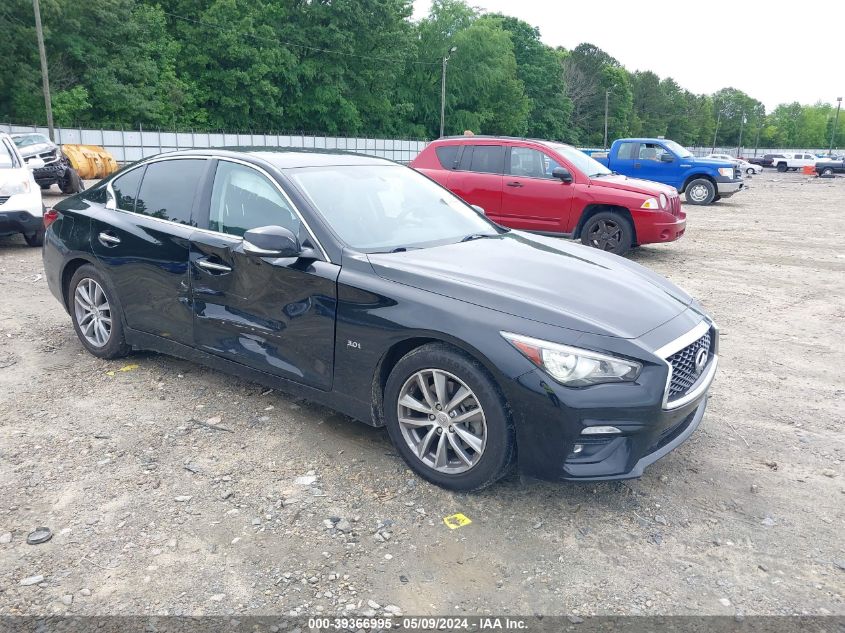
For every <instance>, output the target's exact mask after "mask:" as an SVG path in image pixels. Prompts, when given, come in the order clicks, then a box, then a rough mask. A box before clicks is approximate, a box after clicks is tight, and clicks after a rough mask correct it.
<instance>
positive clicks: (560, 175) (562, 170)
mask: <svg viewBox="0 0 845 633" xmlns="http://www.w3.org/2000/svg"><path fill="white" fill-rule="evenodd" d="M552 178H557V179H559V180H560V181H562V182H565V183H570V182H572V174H571V173H570V171H569V170H568V169H567V168H566V167H555V168H554V169H553V170H552Z"/></svg>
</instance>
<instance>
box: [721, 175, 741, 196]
mask: <svg viewBox="0 0 845 633" xmlns="http://www.w3.org/2000/svg"><path fill="white" fill-rule="evenodd" d="M743 187H745V183H744V182H742V181H741V180H728V179H725V180H717V181H716V193H717V194H718V195H719V196H721V197H722V198H730V197H731V196H732V195H734V194H735V193H736V192H737V191H740V190H741V189H742V188H743Z"/></svg>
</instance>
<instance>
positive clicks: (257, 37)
mask: <svg viewBox="0 0 845 633" xmlns="http://www.w3.org/2000/svg"><path fill="white" fill-rule="evenodd" d="M162 13H164V14H165V15H167V16H170V17H171V18H174V19H176V20H182V21H183V22H190V23H192V24H199V25H201V26H207V27H209V28H212V29H217V30H219V31H229V32H231V31H233V30H234V29H232V28H230V27H226V26H223V25H221V24H214V23H212V22H204V21H202V20H195V19H193V18H186V17H185V16H183V15H178V14H176V13H170V12H169V11H162ZM238 35H242V36H246V37H250V38H252V39H254V40H259V41H265V42H272V43H274V44H282V45H284V46H290V47H293V48H300V49H303V50H307V51H313V52H315V53H327V54H329V55H341V56H344V57H354V58H357V59H367V60H372V61H379V62H391V63H408V64H417V65H420V66H437V65H439V64H440V62H439V61H438V62H419V61H413V60H400V59H396V58H392V57H372V56H370V55H357V54H355V53H347V52H344V51H337V50H330V49H327V48H317V47H315V46H307V45H305V44H294V43H293V42H285V41H284V40H280V39H278V38H273V37H262V36H260V35H253V34H251V33H238Z"/></svg>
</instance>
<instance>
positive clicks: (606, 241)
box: [581, 211, 634, 255]
mask: <svg viewBox="0 0 845 633" xmlns="http://www.w3.org/2000/svg"><path fill="white" fill-rule="evenodd" d="M581 243H582V244H584V245H585V246H592V247H593V248H597V249H599V250H602V251H606V252H608V253H614V254H616V255H624V254H625V253H627V252H628V251H630V250H631V245H632V244H633V243H634V228H633V227H632V226H631V222H630V221H629V220H628V218H626V217H625V216H624V215H622V214H621V213H616V212H615V211H601V212H600V213H596V214H595V215H594V216H591V217H590V218H589V219H588V220H587V221H586V222H585V223H584V226H583V227H582V229H581Z"/></svg>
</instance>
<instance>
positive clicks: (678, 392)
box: [666, 332, 712, 401]
mask: <svg viewBox="0 0 845 633" xmlns="http://www.w3.org/2000/svg"><path fill="white" fill-rule="evenodd" d="M702 348H703V349H705V350H706V351H707V358H708V359H709V358H710V355H711V353H712V350H711V349H710V332H707V333H706V334H705V335H704V336H702V337H701V338H700V339H698V340H697V341H695V342H694V343H691V344H690V345H687V346H686V347H685V348H684V349H682V350H680V351H678V352H675V353H674V354H672V355H671V356H670V357H669V358H667V359H666V361H667V362H668V363H669V364H670V365H671V366H672V381H671V382H670V383H669V400H670V401H671V400H673V399H674V398H677V397H679V396H683V395H684V394H685V393H687V392H688V391H689V389H690V387H692V386H693V385H694V384H695V382H696V381H697V380H698V379H699V378H700V377H701V373H700V372H698V371H696V369H695V356H696V354H698V350H700V349H702Z"/></svg>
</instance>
